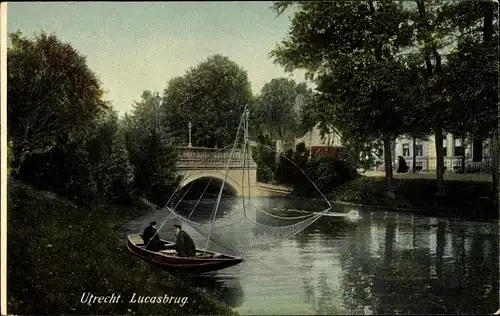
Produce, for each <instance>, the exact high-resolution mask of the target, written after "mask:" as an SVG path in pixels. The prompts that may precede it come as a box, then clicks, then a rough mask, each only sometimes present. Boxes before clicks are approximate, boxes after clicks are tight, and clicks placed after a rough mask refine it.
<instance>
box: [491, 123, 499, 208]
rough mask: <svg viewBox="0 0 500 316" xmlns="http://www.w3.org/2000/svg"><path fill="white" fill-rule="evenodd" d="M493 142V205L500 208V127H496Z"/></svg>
mask: <svg viewBox="0 0 500 316" xmlns="http://www.w3.org/2000/svg"><path fill="white" fill-rule="evenodd" d="M498 123H499V126H500V119H499V122H498ZM491 141H492V144H491V149H492V150H491V158H492V170H491V175H492V187H491V189H492V190H491V191H492V193H493V194H492V198H493V205H494V207H495V209H498V208H499V207H500V181H499V171H500V162H499V158H500V153H499V147H500V146H499V139H498V127H497V128H496V129H495V131H494V132H493V137H492V139H491Z"/></svg>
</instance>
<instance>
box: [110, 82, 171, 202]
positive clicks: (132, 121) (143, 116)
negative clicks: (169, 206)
mask: <svg viewBox="0 0 500 316" xmlns="http://www.w3.org/2000/svg"><path fill="white" fill-rule="evenodd" d="M158 101H159V100H158V97H157V96H154V95H153V94H152V93H151V92H149V91H145V92H144V93H143V94H142V100H141V101H140V102H135V106H134V110H133V111H132V113H131V115H126V116H125V118H124V119H123V120H122V121H121V122H120V124H119V125H120V129H119V133H120V135H121V136H123V139H124V146H125V148H126V149H127V152H128V157H129V160H130V162H131V165H132V167H133V172H134V188H135V190H136V191H137V193H138V194H141V195H144V196H146V197H147V198H148V199H150V200H151V201H152V202H154V203H157V204H162V203H164V202H166V200H167V199H168V197H169V196H170V195H171V194H172V193H173V191H174V190H175V188H176V186H177V185H178V182H179V177H177V176H176V169H175V165H176V162H177V153H176V152H175V150H174V148H173V147H172V143H173V140H172V137H171V135H170V134H169V132H167V131H171V129H170V127H169V126H166V125H164V122H162V121H161V120H160V122H159V123H158V124H157V123H156V118H157V109H158V106H159V102H158ZM117 156H118V153H117ZM122 179H123V177H122Z"/></svg>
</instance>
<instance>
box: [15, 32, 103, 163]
mask: <svg viewBox="0 0 500 316" xmlns="http://www.w3.org/2000/svg"><path fill="white" fill-rule="evenodd" d="M10 38H11V39H12V47H11V48H9V49H8V58H7V62H8V65H7V69H8V74H7V75H8V81H9V84H8V87H7V88H8V89H7V98H8V100H9V102H8V108H7V113H8V116H9V120H8V133H9V136H10V138H11V140H12V141H13V153H14V157H15V162H16V167H19V166H20V165H22V164H23V162H24V161H25V159H26V157H27V156H29V155H33V154H43V153H47V152H49V151H50V150H51V149H53V148H55V146H56V145H59V146H62V145H63V144H66V143H69V142H70V141H72V140H73V139H75V138H82V137H84V136H85V135H86V134H87V133H88V132H89V130H90V125H91V124H90V122H92V121H93V120H94V119H95V118H96V117H97V116H98V115H99V113H100V112H102V111H103V110H104V109H106V108H108V107H109V106H108V104H107V103H106V102H105V101H103V100H102V97H103V95H104V92H103V90H102V89H101V85H100V82H99V80H98V79H97V77H96V75H95V74H94V73H93V72H92V71H91V70H90V69H89V68H88V66H87V64H86V61H85V58H84V57H83V56H81V55H80V54H79V53H78V52H77V51H76V50H75V49H74V48H73V47H71V45H70V44H67V43H63V42H61V41H60V40H59V39H57V38H56V36H55V35H46V34H44V33H42V34H41V35H39V36H36V37H35V38H34V39H28V38H26V37H23V36H22V34H21V33H20V32H17V33H13V34H10Z"/></svg>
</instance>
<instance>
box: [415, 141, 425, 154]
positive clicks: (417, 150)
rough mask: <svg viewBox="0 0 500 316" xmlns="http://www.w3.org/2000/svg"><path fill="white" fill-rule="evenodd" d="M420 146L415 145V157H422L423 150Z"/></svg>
mask: <svg viewBox="0 0 500 316" xmlns="http://www.w3.org/2000/svg"><path fill="white" fill-rule="evenodd" d="M423 149H424V148H423V146H422V144H417V145H416V148H415V156H423V155H424V150H423Z"/></svg>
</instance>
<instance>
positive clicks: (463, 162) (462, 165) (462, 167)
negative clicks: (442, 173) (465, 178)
mask: <svg viewBox="0 0 500 316" xmlns="http://www.w3.org/2000/svg"><path fill="white" fill-rule="evenodd" d="M462 151H463V152H462V159H461V160H462V163H461V166H460V169H462V173H465V135H462Z"/></svg>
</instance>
